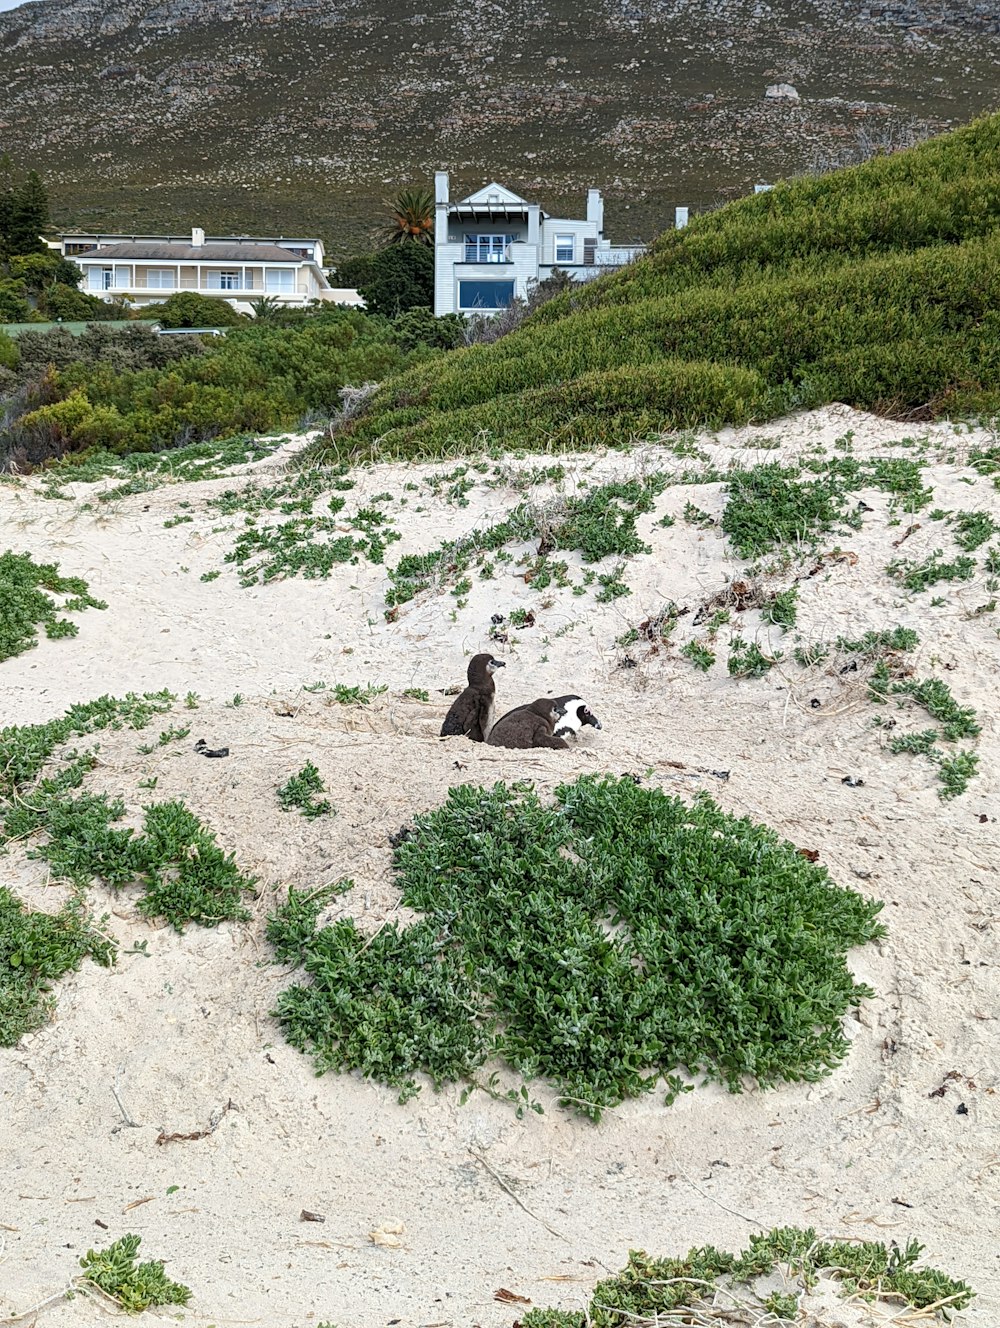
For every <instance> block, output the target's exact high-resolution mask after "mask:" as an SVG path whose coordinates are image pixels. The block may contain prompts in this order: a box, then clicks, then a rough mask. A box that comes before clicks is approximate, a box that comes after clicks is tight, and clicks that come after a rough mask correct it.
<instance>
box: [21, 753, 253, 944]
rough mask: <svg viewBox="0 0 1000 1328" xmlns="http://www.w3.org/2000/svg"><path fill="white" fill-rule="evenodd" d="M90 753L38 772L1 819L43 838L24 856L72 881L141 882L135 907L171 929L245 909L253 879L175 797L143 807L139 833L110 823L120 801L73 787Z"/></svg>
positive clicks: (118, 814) (232, 917)
mask: <svg viewBox="0 0 1000 1328" xmlns="http://www.w3.org/2000/svg"><path fill="white" fill-rule="evenodd" d="M91 764H92V758H87V757H82V758H76V760H75V761H74V762H72V763H71V764H70V765H69V766H67V767H66V769H65V770H63V771H61V772H60V773H59V774H58V775H56V776H55V777H53V778H51V779H47V780H42V782H41V783H40V785H39V786H38V789H37V790H36V791H35V792H34V793H33V794H31V795H28V796H25V797H23V798H21V799H19V800H18V803H17V805H16V806H15V807H13V808H12V809H11V810H10V811H8V813H7V815H6V818H5V820H4V825H3V830H4V835H5V836H6V837H8V838H18V839H20V838H24V837H26V836H28V835H35V834H37V833H39V832H44V834H45V836H46V838H45V840H44V842H42V843H40V844H37V845H36V846H35V847H33V848H31V849H29V850H28V856H29V857H32V858H40V859H42V860H43V861H45V862H47V863H48V864H49V866H50V868H51V869H52V873H53V875H54V876H56V877H60V878H63V879H65V880H69V881H72V882H73V883H74V884H75V885H77V886H79V887H83V886H87V885H90V884H91V882H92V881H94V880H95V879H97V880H102V881H104V882H105V884H107V885H109V886H112V887H114V888H116V889H118V888H121V887H123V886H127V885H132V884H135V883H137V882H138V883H140V884H141V885H142V887H143V892H142V894H141V895H140V897H139V900H138V903H137V905H136V907H137V908H138V910H139V912H140V913H142V914H144V915H145V916H146V917H162V918H164V919H165V920H166V921H167V922H169V923H170V924H171V926H172V927H174V928H175V929H176V930H177V931H183V930H184V927H185V926H186V925H187V923H189V922H196V923H199V924H200V925H201V926H203V927H214V926H216V925H218V923H220V922H223V921H227V920H229V921H242V920H245V919H246V918H247V917H248V916H249V914H248V913H247V910H246V908H245V907H244V906H243V898H244V896H245V895H246V894H248V893H250V892H251V891H252V890H253V887H254V885H255V882H254V881H253V880H252V879H251V878H248V877H244V876H243V875H242V874H241V873H240V871H239V869H238V867H237V866H236V863H235V861H234V860H233V857H232V855H231V854H226V853H224V852H223V851H222V849H220V848H219V846H218V844H217V843H216V842H215V836H214V834H213V833H212V832H211V831H210V830H209V829H207V828H206V827H205V826H203V825H202V824H201V823H200V822H199V820H198V818H197V817H196V816H195V815H194V814H193V813H192V812H190V811H189V810H188V809H187V808H186V807H185V806H184V804H183V803H182V802H177V801H171V802H161V803H153V804H151V805H149V806H146V807H144V808H143V833H142V834H138V835H137V834H136V833H135V832H134V831H133V830H131V829H122V828H119V827H118V826H117V825H116V822H118V821H120V820H121V818H122V817H123V816H124V814H125V804H124V803H123V802H121V801H120V800H119V799H109V798H108V797H107V796H106V795H105V794H92V793H82V794H79V795H78V796H71V793H70V790H71V789H73V788H76V787H79V784H80V783H81V782H82V779H83V773H84V771H85V770H86V769H87V768H89V766H90V765H91Z"/></svg>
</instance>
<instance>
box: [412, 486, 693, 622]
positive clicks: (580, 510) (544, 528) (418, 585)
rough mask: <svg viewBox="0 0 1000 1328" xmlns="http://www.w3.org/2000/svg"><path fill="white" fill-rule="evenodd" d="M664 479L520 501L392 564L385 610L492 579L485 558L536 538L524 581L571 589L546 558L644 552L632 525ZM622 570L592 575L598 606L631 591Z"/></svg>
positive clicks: (591, 558)
mask: <svg viewBox="0 0 1000 1328" xmlns="http://www.w3.org/2000/svg"><path fill="white" fill-rule="evenodd" d="M669 482H670V481H669V478H668V477H667V476H666V475H662V474H653V475H649V476H646V477H645V478H644V479H641V480H638V479H637V480H623V481H615V482H611V483H608V484H602V485H599V486H597V487H596V488H593V489H589V490H587V491H586V492H585V493H581V494H580V495H577V496H574V497H572V498H569V499H567V500H565V502H561V503H557V504H556V505H555V506H553V507H551V508H547V509H546V508H543V509H538V508H535V507H533V506H532V505H531V504H529V503H519V504H518V505H517V506H516V507H514V508H513V509H512V511H511V512H510V515H509V516H508V517H506V519H505V520H503V521H499V522H496V523H495V524H494V525H492V526H489V527H487V528H486V529H484V530H477V531H473V532H472V533H471V534H469V535H466V536H463V537H461V538H460V539H457V540H449V541H447V542H446V543H444V544H442V545H440V546H439V547H438V548H437V549H435V550H432V551H431V552H430V553H426V554H407V555H406V556H405V557H403V558H401V559H400V560H399V563H398V564H397V565H396V567H394V568H390V569H389V580H390V582H391V585H390V587H389V590H388V592H387V593H386V605H387V606H388V609H389V610H390V612H391V611H392V610H393V609H394V608H396V607H398V606H399V605H401V604H405V603H407V602H408V601H409V600H411V599H413V597H414V596H415V595H418V594H419V593H420V592H421V591H423V590H427V589H429V588H430V587H431V586H433V585H435V584H443V583H446V582H456V581H459V580H460V579H462V578H463V577H465V575H466V573H468V572H470V571H472V570H476V571H479V573H480V575H489V574H492V570H493V569H492V564H491V562H490V557H489V555H491V554H493V555H497V554H498V553H499V554H501V555H502V554H503V553H505V552H509V550H510V549H511V548H513V547H516V546H518V545H524V544H527V543H528V542H529V541H537V552H536V554H535V555H534V558H533V561H532V562H531V566H530V568H529V572H530V578H526V579H529V582H530V584H531V586H532V587H533V588H534V589H535V590H542V589H545V588H546V587H548V586H549V585H551V584H552V583H553V581H554V582H555V584H556V585H569V584H571V581H570V578H569V576H568V570H569V569H568V565H567V564H566V563H565V562H563V561H561V560H559V559H555V560H553V559H552V558H550V556H549V555H550V554H551V553H552V552H553V551H555V550H558V551H560V552H568V551H573V552H577V553H579V554H580V555H581V558H582V560H583V561H584V562H585V563H592V562H598V561H600V560H601V559H603V558H611V557H616V558H619V559H621V558H624V557H628V556H631V555H633V554H637V553H649V552H650V546H649V545H648V544H646V543H645V542H644V541H643V540H641V539H640V538H639V535H638V532H637V530H636V521H637V519H638V517H640V516H643V515H646V514H647V513H649V512H651V511H652V510H653V507H654V504H655V499H656V498H657V496H658V495H659V494H661V493H662V492H663V490H664V489H665V488H666V486H667V484H668V483H669ZM622 570H623V568H622V565H621V564H620V563H619V564H617V565H616V566H614V567H613V568H611V569H609V570H608V571H607V572H603V573H599V574H597V575H596V576H592V578H591V580H592V581H596V583H597V585H598V590H597V592H596V597H597V600H598V601H599V602H602V603H604V602H609V601H610V600H613V599H616V598H618V597H619V596H621V595H627V594H629V593H630V592H629V589H628V586H626V585H625V583H624V581H623V580H622V579H621V572H622ZM578 589H579V587H578Z"/></svg>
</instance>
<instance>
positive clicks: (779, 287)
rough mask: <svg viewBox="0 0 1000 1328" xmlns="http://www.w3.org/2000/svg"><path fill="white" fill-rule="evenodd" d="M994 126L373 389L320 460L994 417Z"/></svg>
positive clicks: (784, 207) (755, 220) (766, 207)
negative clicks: (802, 415) (854, 418)
mask: <svg viewBox="0 0 1000 1328" xmlns="http://www.w3.org/2000/svg"><path fill="white" fill-rule="evenodd" d="M998 221H1000V116H991V117H987V118H985V119H982V120H980V121H978V122H976V123H974V124H972V125H969V126H967V127H966V128H964V129H961V130H958V131H956V132H955V133H953V134H950V135H946V136H944V137H942V138H939V139H936V140H934V141H932V142H929V143H926V144H923V145H921V146H920V147H917V148H913V149H911V150H909V151H907V152H902V153H898V154H895V155H893V156H889V157H881V158H877V159H875V160H872V161H870V162H868V163H866V164H864V165H861V166H857V167H854V168H851V169H849V170H844V171H839V172H834V173H832V174H829V175H826V176H823V177H820V178H817V179H804V180H799V181H795V182H793V183H789V184H785V185H782V186H779V187H778V188H776V189H774V190H773V191H771V192H769V193H766V194H761V195H758V196H756V197H753V198H748V199H745V200H743V201H741V202H738V203H735V204H732V205H730V206H729V207H727V208H725V209H722V210H720V211H719V212H716V213H713V214H711V215H708V216H704V217H700V218H698V219H696V220H695V221H694V222H692V224H691V225H690V226H689V227H688V228H687V229H686V230H684V231H680V232H668V233H666V234H664V235H662V236H661V237H660V239H659V240H658V241H657V242H656V244H655V246H654V248H653V252H652V253H651V254H650V255H648V256H647V257H645V258H643V259H640V260H639V261H637V262H636V263H634V264H632V265H631V266H630V267H629V268H627V269H625V270H624V271H622V272H621V273H619V274H616V275H614V276H609V277H607V278H604V279H601V280H598V281H595V282H594V283H593V284H592V285H590V286H587V287H585V288H583V289H579V288H576V289H572V290H568V291H566V292H564V293H563V294H562V295H561V296H559V297H558V298H556V299H554V300H552V301H551V302H550V303H549V304H548V305H546V306H545V307H544V308H543V309H541V310H539V311H538V312H537V313H536V314H535V315H534V316H533V317H532V318H531V319H529V320H528V321H527V322H526V323H525V324H524V325H522V327H521V328H520V329H519V330H517V331H516V332H514V333H512V334H511V335H509V336H507V337H504V338H502V339H500V340H499V341H497V342H495V343H494V344H492V345H479V346H472V347H469V348H468V349H463V350H459V351H457V352H455V353H454V354H452V355H450V356H448V357H447V358H445V359H442V360H440V361H438V362H435V363H428V364H425V365H421V366H419V367H415V368H413V369H412V370H411V371H410V372H408V373H406V374H403V375H400V376H398V377H396V378H394V379H392V380H390V381H389V382H387V383H386V384H384V385H383V387H382V389H381V390H380V391H379V392H378V393H377V394H375V395H374V396H373V397H372V398H371V399H370V400H369V402H368V403H367V408H366V411H365V412H364V413H363V414H362V415H361V416H360V417H358V418H356V419H354V420H352V421H350V422H348V423H345V425H344V427H343V428H342V429H341V431H340V434H339V436H338V437H337V438H336V439H335V440H334V442H333V444H332V445H331V446H329V447H328V448H327V449H326V450H327V452H328V454H332V455H335V456H337V457H338V458H343V457H345V456H348V455H351V454H355V453H360V452H364V453H368V452H369V451H370V450H371V449H372V448H375V450H377V452H378V453H379V454H380V455H383V456H399V457H411V458H412V457H433V456H440V455H442V454H446V453H450V452H453V451H455V450H461V449H462V448H469V447H471V446H474V445H479V446H481V445H482V444H483V443H484V442H486V443H488V444H490V445H493V446H496V447H502V448H511V447H513V448H530V449H532V450H548V449H559V448H589V447H596V446H600V445H620V444H625V443H628V442H629V441H630V440H632V439H635V438H644V437H647V436H649V435H655V434H657V433H660V432H662V431H664V430H668V429H675V428H680V427H686V426H692V425H701V424H708V425H710V426H713V427H714V426H720V425H725V424H741V423H744V422H746V421H748V420H751V419H754V418H757V419H761V418H770V417H774V416H777V415H779V414H782V413H784V412H786V411H788V410H791V409H796V408H810V407H816V406H820V405H823V404H826V403H828V402H831V401H842V402H846V403H848V404H850V405H853V406H857V407H860V408H864V409H868V410H873V411H877V412H882V413H885V414H888V415H892V416H896V417H899V418H909V419H914V418H921V419H927V418H933V417H936V416H943V415H960V414H962V413H965V412H976V413H984V412H990V411H993V410H996V409H997V408H998V407H1000V352H998V349H997V348H998V344H1000V343H998V336H997V334H998V330H1000V316H998V314H997V305H998V300H1000V233H998V231H997V222H998Z"/></svg>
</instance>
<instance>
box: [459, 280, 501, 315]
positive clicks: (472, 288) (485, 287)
mask: <svg viewBox="0 0 1000 1328" xmlns="http://www.w3.org/2000/svg"><path fill="white" fill-rule="evenodd" d="M513 298H514V283H513V282H512V281H460V282H459V283H458V302H459V307H460V308H462V309H506V308H507V306H508V305H509V304H510V302H511V300H513Z"/></svg>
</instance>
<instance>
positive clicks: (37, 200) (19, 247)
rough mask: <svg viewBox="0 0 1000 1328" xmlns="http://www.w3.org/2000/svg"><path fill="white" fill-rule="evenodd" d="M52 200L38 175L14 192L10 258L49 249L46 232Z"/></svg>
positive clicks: (29, 175) (9, 241) (26, 178)
mask: <svg viewBox="0 0 1000 1328" xmlns="http://www.w3.org/2000/svg"><path fill="white" fill-rule="evenodd" d="M49 224H50V221H49V196H48V194H47V193H46V191H45V186H44V184H42V177H41V176H40V175H39V174H38V172H37V171H29V172H28V174H27V176H26V177H25V180H24V183H23V184H22V185H21V186H20V187H19V188H17V189H15V190H14V193H13V199H12V204H11V217H10V225H9V228H8V232H7V236H8V238H7V250H8V253H10V254H34V253H40V252H41V251H42V250H44V249H45V242H44V241H43V240H42V232H43V231H44V230H47V229H48V227H49Z"/></svg>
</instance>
